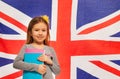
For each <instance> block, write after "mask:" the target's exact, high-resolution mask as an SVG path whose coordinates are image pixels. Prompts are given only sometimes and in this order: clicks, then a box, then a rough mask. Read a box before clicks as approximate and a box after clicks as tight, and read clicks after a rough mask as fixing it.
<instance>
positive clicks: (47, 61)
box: [38, 54, 53, 65]
mask: <svg viewBox="0 0 120 79" xmlns="http://www.w3.org/2000/svg"><path fill="white" fill-rule="evenodd" d="M38 60H39V61H42V62H45V63H47V64H50V65H52V64H53V62H52V60H51V59H50V58H49V57H48V56H47V55H45V54H43V55H41V56H39V57H38Z"/></svg>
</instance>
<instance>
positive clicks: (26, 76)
mask: <svg viewBox="0 0 120 79" xmlns="http://www.w3.org/2000/svg"><path fill="white" fill-rule="evenodd" d="M43 53H44V50H41V49H33V48H32V49H30V48H27V49H26V50H25V54H24V62H27V63H35V64H43V62H41V61H39V60H38V57H39V56H40V55H42V54H43ZM23 79H42V75H41V74H40V73H38V72H36V71H26V70H24V71H23Z"/></svg>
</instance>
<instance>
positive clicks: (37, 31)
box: [32, 22, 47, 44]
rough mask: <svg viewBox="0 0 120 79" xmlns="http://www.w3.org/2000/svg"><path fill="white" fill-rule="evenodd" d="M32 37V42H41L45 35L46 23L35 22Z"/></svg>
mask: <svg viewBox="0 0 120 79" xmlns="http://www.w3.org/2000/svg"><path fill="white" fill-rule="evenodd" d="M32 37H33V40H34V41H33V42H35V43H40V44H41V43H42V44H43V42H44V40H45V39H46V37H47V25H46V24H45V23H42V22H40V23H37V24H35V25H34V26H33V28H32Z"/></svg>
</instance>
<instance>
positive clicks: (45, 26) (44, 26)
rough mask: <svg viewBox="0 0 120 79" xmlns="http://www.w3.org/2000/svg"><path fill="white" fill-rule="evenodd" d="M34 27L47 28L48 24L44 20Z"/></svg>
mask: <svg viewBox="0 0 120 79" xmlns="http://www.w3.org/2000/svg"><path fill="white" fill-rule="evenodd" d="M34 28H45V29H47V25H46V24H45V23H43V22H39V23H37V24H35V25H34V26H33V29H34Z"/></svg>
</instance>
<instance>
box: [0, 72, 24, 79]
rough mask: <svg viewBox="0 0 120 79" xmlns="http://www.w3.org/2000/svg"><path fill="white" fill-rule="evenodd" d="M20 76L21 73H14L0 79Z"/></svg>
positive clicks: (12, 78) (13, 78)
mask: <svg viewBox="0 0 120 79" xmlns="http://www.w3.org/2000/svg"><path fill="white" fill-rule="evenodd" d="M21 75H22V71H18V72H15V73H13V74H10V75H7V76H4V77H2V78H1V79H8V78H9V79H15V78H17V77H20V76H21Z"/></svg>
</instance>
